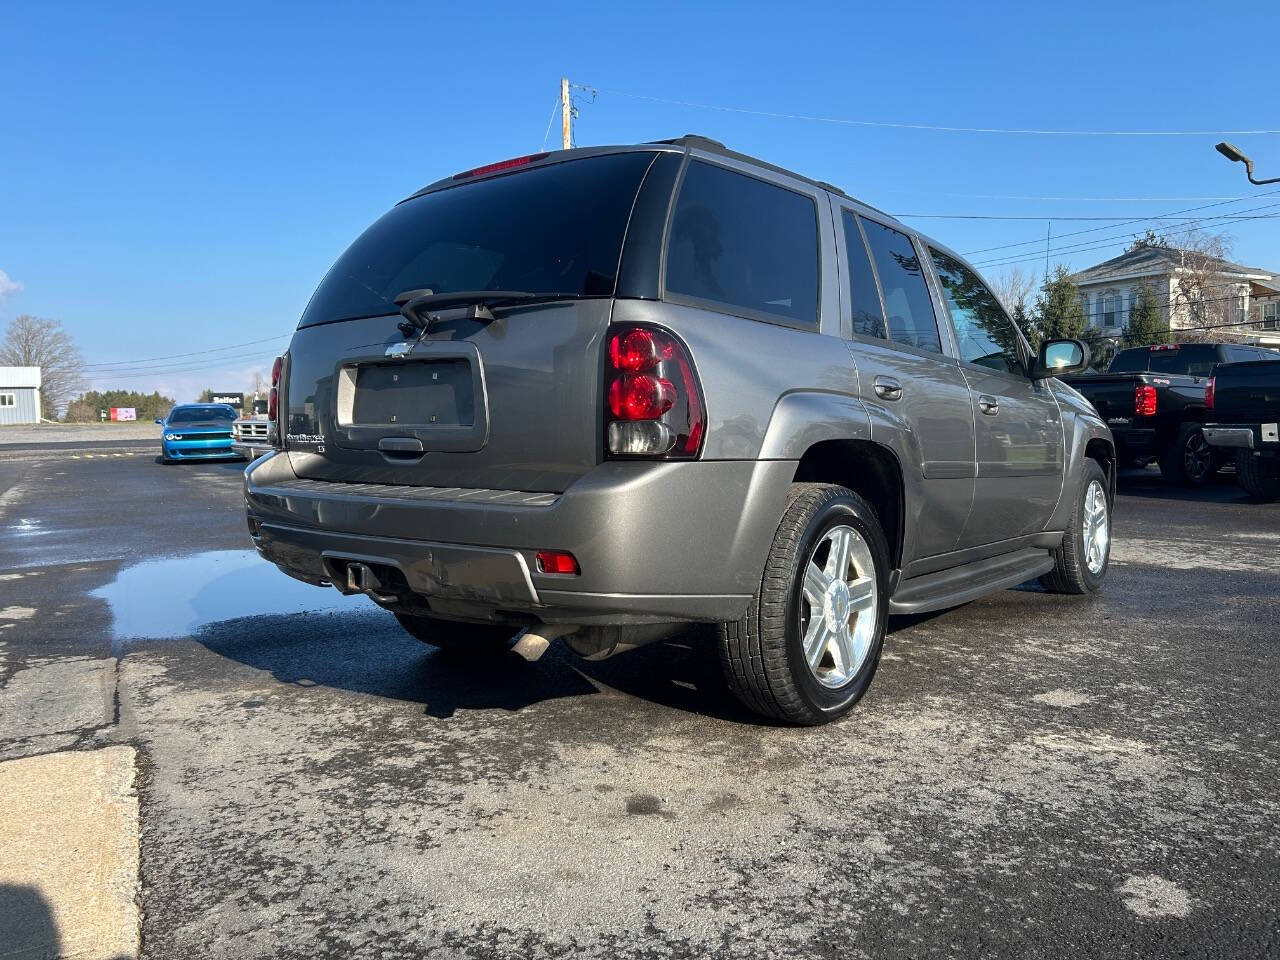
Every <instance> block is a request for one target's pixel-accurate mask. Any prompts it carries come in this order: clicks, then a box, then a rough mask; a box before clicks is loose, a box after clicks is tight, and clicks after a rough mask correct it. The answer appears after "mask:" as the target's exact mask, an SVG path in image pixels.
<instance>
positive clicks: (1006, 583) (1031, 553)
mask: <svg viewBox="0 0 1280 960" xmlns="http://www.w3.org/2000/svg"><path fill="white" fill-rule="evenodd" d="M1052 569H1053V557H1052V556H1050V555H1049V553H1048V551H1046V550H1041V549H1038V548H1035V547H1028V548H1027V549H1025V550H1019V551H1017V552H1016V553H1006V554H1004V555H1003V556H999V557H990V558H988V559H986V560H975V561H974V562H973V563H966V564H963V565H961V566H959V567H951V568H949V569H947V570H939V571H938V572H936V573H927V574H924V575H923V576H919V577H912V578H911V579H910V580H903V581H902V582H901V583H899V584H898V589H897V590H895V591H894V594H893V598H892V599H891V600H890V601H889V612H890V613H893V614H903V613H927V612H928V611H930V610H943V609H945V608H946V607H957V606H959V605H960V604H962V603H968V602H969V601H970V600H977V599H978V598H979V597H981V596H984V595H985V594H988V593H993V592H995V591H996V590H1005V589H1008V588H1009V587H1016V586H1017V585H1018V584H1020V583H1022V582H1023V581H1025V580H1030V579H1031V578H1032V577H1038V576H1040V574H1042V573H1048V572H1049V571H1050V570H1052Z"/></svg>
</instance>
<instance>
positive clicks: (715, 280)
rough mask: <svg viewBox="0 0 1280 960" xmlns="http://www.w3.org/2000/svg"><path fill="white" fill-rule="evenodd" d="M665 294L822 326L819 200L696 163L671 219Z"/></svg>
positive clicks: (732, 309)
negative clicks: (819, 265)
mask: <svg viewBox="0 0 1280 960" xmlns="http://www.w3.org/2000/svg"><path fill="white" fill-rule="evenodd" d="M666 292H667V293H668V294H676V295H678V296H686V297H691V298H693V299H695V300H709V301H712V302H715V303H718V304H725V305H726V306H728V307H730V308H731V311H732V312H741V313H742V314H744V315H746V316H753V315H756V314H762V315H764V317H765V318H768V317H769V316H771V315H772V316H775V317H779V318H782V319H784V320H786V321H788V322H791V323H801V324H804V325H807V326H811V327H816V326H817V325H818V213H817V206H816V205H815V203H814V201H813V199H812V198H811V197H807V196H805V195H804V194H801V193H796V192H795V191H793V190H787V189H785V188H783V187H777V186H774V185H772V184H769V183H765V182H764V181H762V180H757V179H755V178H754V177H748V176H746V175H744V174H741V173H735V172H734V171H732V170H726V169H724V168H723V167H717V166H713V165H712V164H709V163H702V162H700V161H698V160H694V161H692V162H691V163H690V164H689V166H688V168H687V169H686V170H685V175H684V183H683V184H682V185H681V187H680V196H679V198H678V199H677V200H676V208H675V213H674V214H673V216H672V220H671V236H670V238H669V239H668V241H667V277H666Z"/></svg>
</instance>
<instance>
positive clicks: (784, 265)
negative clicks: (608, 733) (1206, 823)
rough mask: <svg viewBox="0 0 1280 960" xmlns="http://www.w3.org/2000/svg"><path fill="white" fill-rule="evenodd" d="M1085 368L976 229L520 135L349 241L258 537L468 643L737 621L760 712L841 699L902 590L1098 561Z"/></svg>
mask: <svg viewBox="0 0 1280 960" xmlns="http://www.w3.org/2000/svg"><path fill="white" fill-rule="evenodd" d="M1087 361H1088V353H1087V350H1086V348H1085V346H1084V345H1083V344H1082V343H1079V342H1078V341H1069V340H1062V341H1051V342H1049V343H1046V344H1044V345H1042V347H1041V350H1040V351H1039V353H1038V354H1035V353H1033V352H1032V350H1031V348H1030V347H1029V346H1028V344H1027V342H1026V341H1025V340H1024V339H1023V337H1022V335H1021V334H1020V333H1019V331H1018V330H1017V329H1016V327H1015V326H1014V324H1013V323H1012V322H1010V320H1009V317H1008V316H1007V314H1006V313H1005V311H1004V309H1003V308H1002V307H1001V305H1000V302H999V301H998V300H997V298H996V297H995V296H993V295H992V293H991V292H990V289H989V288H988V287H987V286H986V285H985V284H984V283H983V281H982V279H981V278H980V277H979V276H978V274H977V273H976V272H975V271H974V270H973V268H972V267H970V266H969V265H968V264H967V263H965V261H964V259H963V258H962V257H960V256H959V255H958V254H956V253H954V252H952V251H951V250H948V249H947V248H946V247H944V246H942V245H941V244H938V243H936V242H935V241H933V240H930V239H928V238H926V237H923V236H921V235H920V234H918V233H916V232H915V231H914V230H912V229H910V228H909V227H906V226H904V225H903V224H901V223H899V222H897V221H896V220H894V219H893V218H892V217H890V216H887V215H886V214H884V213H881V212H880V211H878V210H876V209H874V208H872V207H869V206H867V205H866V204H863V203H860V202H859V201H857V200H854V199H853V198H852V197H850V196H848V195H847V194H845V193H844V192H842V191H841V190H839V189H837V188H835V187H832V186H830V185H829V184H825V183H819V182H815V181H813V180H809V179H806V178H805V177H802V176H799V175H798V174H794V173H791V172H788V171H786V170H782V169H779V168H777V167H774V166H771V165H770V164H767V163H763V162H761V161H759V160H755V159H752V158H750V157H746V156H743V155H741V154H737V153H734V152H732V151H729V150H727V149H725V148H724V147H723V146H722V145H720V144H718V143H716V142H714V141H711V140H707V139H704V138H700V137H683V138H680V139H678V140H671V141H661V142H657V143H649V144H641V145H637V146H622V147H598V148H590V149H578V150H568V151H563V152H556V153H545V154H538V155H535V156H531V157H522V158H519V159H516V160H509V161H505V162H503V163H497V164H493V165H491V166H488V167H481V168H478V169H475V170H470V171H467V172H465V173H460V174H458V175H456V176H454V177H450V178H449V179H446V180H442V181H440V182H438V183H434V184H432V185H431V186H429V187H426V188H424V189H423V190H421V191H419V192H418V193H416V194H414V195H413V196H411V197H409V198H408V199H406V200H404V201H402V202H401V203H399V204H397V205H396V206H395V207H394V208H393V209H392V210H391V211H390V212H388V213H387V214H385V215H384V216H383V217H382V218H381V219H380V220H378V221H377V222H376V223H374V224H373V226H371V227H370V228H369V229H368V230H366V231H365V233H364V234H362V235H361V236H360V237H359V239H357V240H356V241H355V243H353V244H352V245H351V247H350V248H349V249H348V250H347V251H346V252H345V253H343V254H342V256H341V257H340V258H339V259H338V261H337V262H336V263H335V264H334V266H333V268H332V269H331V270H330V271H329V273H328V275H327V276H326V277H325V278H324V280H323V281H322V282H321V284H320V286H319V288H318V289H317V290H316V292H315V294H314V296H313V297H312V299H311V301H310V303H309V304H308V305H307V308H306V310H305V312H304V313H303V316H302V319H301V321H300V323H299V325H298V330H297V332H296V333H295V334H294V337H293V340H292V343H291V344H290V346H289V350H288V352H287V354H286V355H285V356H284V358H283V360H282V362H281V363H278V364H277V365H276V371H275V373H274V375H273V379H275V381H276V383H275V384H274V388H273V398H272V414H271V416H272V419H273V420H275V421H276V422H277V424H278V428H277V431H276V434H275V435H274V437H273V440H274V443H275V445H276V447H277V452H275V453H274V454H273V455H270V456H267V457H265V458H262V459H259V460H257V461H255V462H254V463H253V464H252V465H251V466H250V467H249V468H248V470H247V471H246V474H245V500H246V504H247V509H248V522H249V531H250V534H251V535H252V537H253V540H254V543H255V544H256V545H257V548H258V550H259V552H260V553H261V554H262V555H263V556H264V557H266V558H267V559H269V560H271V561H272V562H274V563H275V564H277V565H278V566H279V567H280V568H281V569H282V570H284V571H285V572H286V573H288V574H290V575H292V576H294V577H297V578H299V579H301V580H305V581H307V582H309V583H313V584H317V585H333V586H335V587H337V588H338V589H339V590H341V591H343V592H346V593H357V592H358V593H363V594H365V595H367V596H369V597H370V598H372V599H373V600H374V601H375V602H376V603H378V604H379V605H381V606H383V607H385V608H386V609H388V610H390V611H391V612H393V613H394V614H395V615H396V617H397V618H398V620H399V621H400V623H401V624H402V625H403V626H404V628H405V629H406V630H408V631H409V632H410V633H411V634H413V635H414V636H415V637H418V638H419V639H421V640H423V641H426V642H427V643H431V644H434V645H436V646H438V647H442V648H445V649H451V650H456V651H464V652H468V653H473V654H480V653H484V652H491V651H492V652H497V651H503V650H506V649H507V648H508V647H509V646H510V644H511V640H512V636H513V635H514V634H515V633H516V632H517V631H521V630H522V631H523V635H522V638H521V640H520V641H519V643H520V645H522V646H523V647H525V648H526V649H537V648H540V647H541V648H545V641H548V640H550V639H551V638H553V637H563V638H564V641H565V643H566V644H568V646H569V647H570V648H572V649H573V650H574V651H576V652H577V653H579V654H581V655H583V656H587V657H593V658H594V657H604V656H608V655H610V654H612V653H616V652H618V651H621V650H625V649H627V648H629V647H633V646H636V645H639V644H642V643H646V642H650V641H653V640H658V639H662V638H663V637H666V636H670V635H671V634H673V633H675V632H678V631H679V630H681V629H683V628H684V627H685V626H686V625H687V624H689V623H691V622H706V623H714V624H717V633H718V645H719V650H720V655H721V659H722V662H723V666H724V671H725V675H726V677H727V681H728V683H729V685H730V687H731V688H732V689H733V690H734V692H735V693H736V694H737V696H738V697H739V698H740V699H741V700H742V702H743V703H744V704H746V705H747V706H748V707H749V708H751V709H752V710H755V711H758V712H759V713H762V714H765V715H767V716H770V717H774V718H778V719H781V720H785V721H790V722H794V723H802V724H814V723H822V722H825V721H828V720H831V719H834V718H835V717H838V716H840V715H841V714H843V713H845V712H846V711H847V710H849V708H850V707H852V706H853V704H854V703H856V702H857V701H858V699H859V698H860V697H861V696H862V695H863V693H864V692H865V691H866V689H867V687H868V685H869V684H870V682H871V678H872V676H873V675H874V673H875V670H876V666H877V663H878V662H879V658H880V651H881V647H882V644H883V642H884V636H885V626H886V619H887V617H888V616H889V614H891V613H893V614H909V613H919V612H922V611H927V610H937V609H940V608H943V607H949V606H953V605H955V604H960V603H964V602H967V601H969V600H973V599H974V598H976V597H979V596H982V595H983V594H986V593H989V592H991V591H995V590H1001V589H1005V588H1007V587H1011V586H1014V585H1015V584H1019V583H1022V582H1023V581H1025V580H1028V579H1030V578H1034V577H1040V579H1041V582H1042V583H1043V584H1044V585H1045V586H1046V587H1048V588H1049V589H1050V590H1053V591H1058V592H1064V593H1077V594H1082V593H1089V592H1091V591H1094V590H1096V589H1098V586H1099V584H1100V583H1101V581H1102V578H1103V576H1104V575H1105V574H1106V571H1107V563H1108V553H1109V531H1110V515H1111V504H1112V500H1113V496H1114V488H1115V473H1116V462H1115V448H1114V444H1113V442H1112V437H1111V434H1110V432H1109V431H1108V429H1107V426H1106V424H1104V423H1103V422H1102V421H1101V420H1100V419H1099V418H1098V416H1097V414H1096V413H1095V411H1094V410H1093V408H1092V407H1091V406H1090V405H1089V403H1088V402H1087V401H1085V400H1084V399H1083V398H1082V397H1081V396H1080V395H1079V394H1078V393H1076V392H1075V391H1074V390H1072V389H1071V388H1070V387H1068V386H1066V385H1064V384H1063V383H1062V382H1061V381H1059V380H1057V379H1054V376H1055V375H1056V374H1059V373H1069V372H1072V371H1077V370H1081V369H1083V368H1084V367H1085V365H1086V364H1087ZM277 405H278V407H279V410H278V412H277V410H276V407H277Z"/></svg>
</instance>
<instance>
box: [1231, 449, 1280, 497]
mask: <svg viewBox="0 0 1280 960" xmlns="http://www.w3.org/2000/svg"><path fill="white" fill-rule="evenodd" d="M1236 477H1237V478H1238V479H1239V480H1240V486H1241V487H1242V488H1243V489H1244V492H1245V493H1247V494H1249V496H1251V497H1257V498H1258V499H1259V500H1277V499H1280V460H1277V459H1275V458H1271V459H1265V458H1263V457H1255V456H1254V455H1253V452H1252V451H1250V450H1237V451H1236Z"/></svg>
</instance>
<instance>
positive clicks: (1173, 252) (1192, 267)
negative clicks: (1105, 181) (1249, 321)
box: [1130, 227, 1248, 341]
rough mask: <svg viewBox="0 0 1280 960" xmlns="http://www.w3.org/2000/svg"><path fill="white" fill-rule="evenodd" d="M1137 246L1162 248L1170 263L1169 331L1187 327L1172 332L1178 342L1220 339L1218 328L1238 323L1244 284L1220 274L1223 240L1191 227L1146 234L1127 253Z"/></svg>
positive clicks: (1227, 242) (1226, 248)
mask: <svg viewBox="0 0 1280 960" xmlns="http://www.w3.org/2000/svg"><path fill="white" fill-rule="evenodd" d="M1141 246H1158V247H1162V248H1164V249H1165V250H1167V251H1168V252H1169V255H1170V256H1171V257H1172V258H1173V259H1174V261H1175V263H1176V266H1175V269H1174V272H1173V276H1172V278H1171V281H1170V289H1169V314H1170V320H1171V323H1170V326H1172V327H1173V328H1174V329H1178V328H1179V327H1184V328H1185V327H1189V328H1191V329H1190V330H1186V331H1185V332H1179V333H1178V338H1179V339H1180V340H1184V341H1186V340H1193V339H1206V340H1209V341H1212V340H1214V339H1215V338H1217V339H1221V336H1220V333H1219V332H1218V331H1219V330H1221V329H1223V328H1224V326H1223V325H1225V324H1231V323H1235V322H1237V320H1239V319H1242V318H1240V317H1238V316H1237V313H1238V308H1239V307H1240V306H1241V304H1242V303H1243V301H1242V300H1241V297H1243V296H1244V295H1245V294H1246V293H1247V291H1248V283H1247V281H1242V280H1239V279H1233V278H1232V277H1229V276H1227V275H1226V270H1227V269H1228V268H1229V264H1228V263H1227V258H1228V257H1229V256H1230V255H1231V238H1230V237H1229V236H1227V235H1226V234H1221V233H1208V232H1206V231H1204V230H1199V229H1197V228H1195V227H1186V228H1184V229H1181V230H1174V231H1171V232H1168V233H1165V234H1163V235H1160V236H1156V235H1154V234H1152V233H1151V231H1147V236H1145V237H1142V238H1140V239H1138V240H1136V241H1135V243H1134V247H1132V248H1130V249H1134V248H1136V247H1141ZM1226 329H1230V328H1226Z"/></svg>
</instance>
